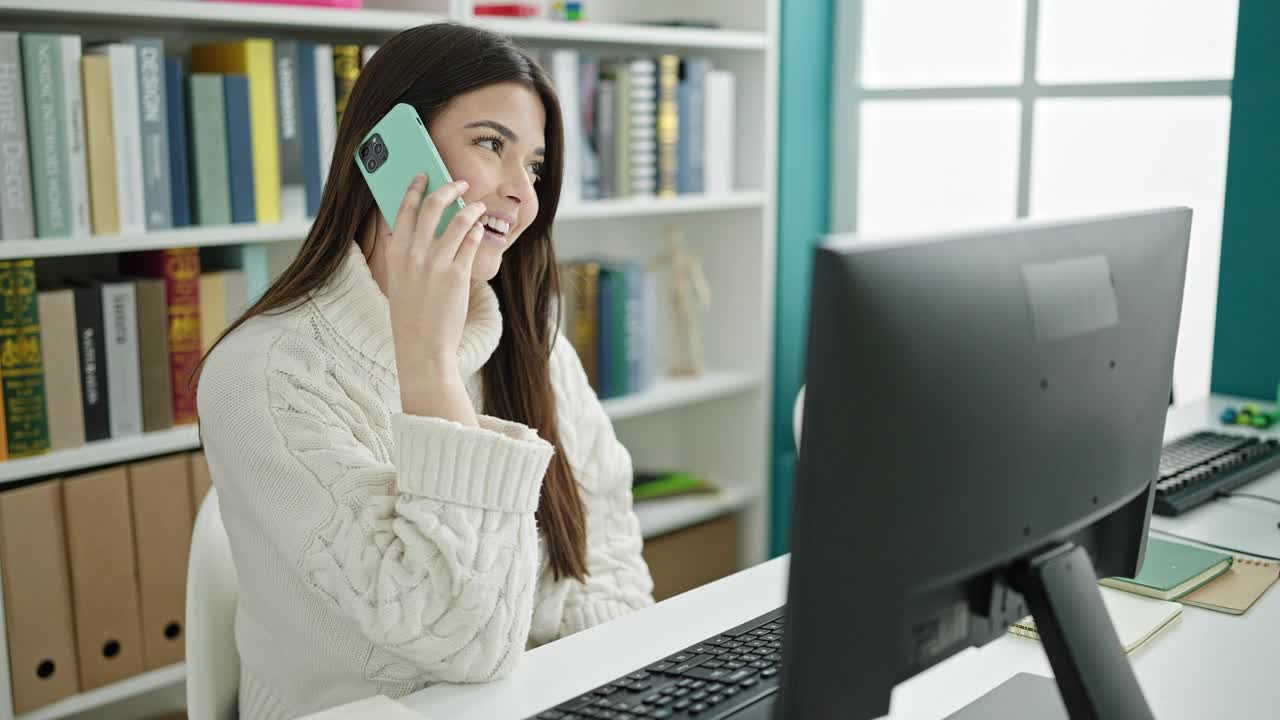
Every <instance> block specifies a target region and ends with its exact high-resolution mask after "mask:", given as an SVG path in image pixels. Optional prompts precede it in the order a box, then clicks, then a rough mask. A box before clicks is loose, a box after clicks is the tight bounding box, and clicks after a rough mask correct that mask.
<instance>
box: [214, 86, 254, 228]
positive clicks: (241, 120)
mask: <svg viewBox="0 0 1280 720" xmlns="http://www.w3.org/2000/svg"><path fill="white" fill-rule="evenodd" d="M222 87H223V92H224V93H225V95H224V99H225V105H226V111H227V169H228V171H229V175H230V177H231V222H233V223H251V222H257V220H258V211H257V208H256V206H255V204H254V195H253V191H254V189H253V135H252V133H251V131H250V127H249V78H248V77H246V76H244V75H225V76H223V79H222Z"/></svg>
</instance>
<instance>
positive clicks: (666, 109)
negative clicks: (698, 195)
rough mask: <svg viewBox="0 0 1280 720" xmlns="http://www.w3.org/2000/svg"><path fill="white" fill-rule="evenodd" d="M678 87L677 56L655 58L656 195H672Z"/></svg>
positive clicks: (674, 191) (678, 129)
mask: <svg viewBox="0 0 1280 720" xmlns="http://www.w3.org/2000/svg"><path fill="white" fill-rule="evenodd" d="M679 84H680V56H679V55H675V54H672V53H666V54H663V55H659V56H658V87H657V102H658V108H657V111H658V114H657V120H656V122H657V141H658V195H659V196H661V197H673V196H674V195H675V194H676V174H677V170H678V167H677V157H678V156H677V155H676V143H677V142H678V140H679V137H680V135H679V132H680V111H679V105H678V102H677V98H676V90H677V88H678V87H679Z"/></svg>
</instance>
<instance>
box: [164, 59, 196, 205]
mask: <svg viewBox="0 0 1280 720" xmlns="http://www.w3.org/2000/svg"><path fill="white" fill-rule="evenodd" d="M185 69H186V68H184V67H183V62H182V58H176V57H171V58H166V59H165V61H164V84H165V100H166V104H167V105H168V108H167V109H166V111H167V112H168V114H169V118H168V120H169V192H170V194H171V195H172V201H171V202H172V204H173V226H174V227H187V226H189V225H191V170H190V168H189V167H188V166H187V83H186V79H185V78H186V72H185Z"/></svg>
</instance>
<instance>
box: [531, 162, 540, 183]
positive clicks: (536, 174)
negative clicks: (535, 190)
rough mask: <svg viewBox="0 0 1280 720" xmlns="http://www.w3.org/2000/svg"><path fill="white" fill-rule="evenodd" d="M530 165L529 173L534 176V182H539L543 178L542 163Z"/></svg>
mask: <svg viewBox="0 0 1280 720" xmlns="http://www.w3.org/2000/svg"><path fill="white" fill-rule="evenodd" d="M528 167H529V175H530V176H531V177H532V178H533V181H534V182H538V181H539V180H541V179H542V163H540V162H536V163H530V164H529V166H528Z"/></svg>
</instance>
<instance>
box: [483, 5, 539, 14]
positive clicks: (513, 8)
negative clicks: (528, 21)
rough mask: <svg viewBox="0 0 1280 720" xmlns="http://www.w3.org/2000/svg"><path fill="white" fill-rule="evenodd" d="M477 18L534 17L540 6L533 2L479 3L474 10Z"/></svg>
mask: <svg viewBox="0 0 1280 720" xmlns="http://www.w3.org/2000/svg"><path fill="white" fill-rule="evenodd" d="M473 12H474V13H475V15H476V17H534V16H536V15H537V14H538V4H537V3H531V2H478V3H476V4H475V7H474V8H473Z"/></svg>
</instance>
